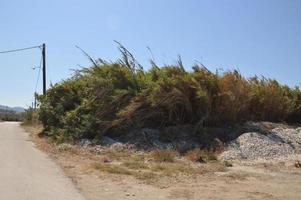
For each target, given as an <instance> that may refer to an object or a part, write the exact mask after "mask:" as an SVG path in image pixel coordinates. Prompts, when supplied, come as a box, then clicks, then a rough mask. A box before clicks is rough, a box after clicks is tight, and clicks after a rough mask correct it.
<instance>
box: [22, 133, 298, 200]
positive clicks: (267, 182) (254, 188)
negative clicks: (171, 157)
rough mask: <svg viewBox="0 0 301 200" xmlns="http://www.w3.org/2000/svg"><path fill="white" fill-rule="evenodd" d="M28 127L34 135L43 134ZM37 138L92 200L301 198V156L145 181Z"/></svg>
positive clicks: (34, 139)
mask: <svg viewBox="0 0 301 200" xmlns="http://www.w3.org/2000/svg"><path fill="white" fill-rule="evenodd" d="M26 129H27V131H28V132H31V133H37V131H38V130H37V129H36V128H28V127H27V128H26ZM32 138H33V141H34V142H35V143H36V144H37V146H38V147H39V148H40V149H41V150H43V151H45V152H47V153H48V154H49V155H51V157H52V158H53V159H54V160H55V161H56V162H57V163H58V164H59V165H60V166H61V167H62V169H63V170H64V171H65V173H66V174H67V175H68V176H69V177H70V178H72V180H73V182H74V183H75V185H76V186H77V188H78V189H79V190H80V191H81V193H82V194H83V195H84V196H85V197H86V199H87V200H101V199H111V200H119V199H133V200H141V199H144V200H155V199H156V200H157V199H179V200H188V199H191V200H202V199H204V200H205V199H214V200H219V199H223V200H235V199H240V200H241V199H252V200H256V199H258V200H259V199H267V200H269V199H273V200H274V199H286V200H299V199H301V168H299V166H298V165H295V163H296V162H297V161H300V160H301V156H300V155H297V156H295V157H292V158H291V159H286V161H281V160H280V161H279V160H278V161H275V162H249V163H248V162H234V163H233V167H227V168H226V170H216V172H214V171H211V172H210V173H203V174H189V175H187V174H185V173H183V174H176V175H173V174H168V175H162V176H160V177H159V178H156V179H143V180H141V179H137V178H135V177H134V176H132V175H125V174H119V173H108V172H104V171H102V170H97V169H95V168H93V167H91V166H93V163H95V162H104V160H103V157H99V156H94V155H91V153H87V152H84V151H81V150H78V149H69V150H64V151H58V150H57V148H56V147H54V146H53V145H51V144H50V143H49V141H47V140H46V139H41V138H37V137H36V136H35V134H33V135H32ZM187 162H188V161H187ZM193 165H195V166H196V167H197V166H198V165H202V164H193ZM209 166H210V165H209ZM138 172H139V171H138ZM141 173H142V172H141Z"/></svg>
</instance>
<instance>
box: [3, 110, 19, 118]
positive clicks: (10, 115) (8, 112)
mask: <svg viewBox="0 0 301 200" xmlns="http://www.w3.org/2000/svg"><path fill="white" fill-rule="evenodd" d="M20 120H21V114H19V113H16V112H15V111H13V110H7V109H5V110H4V109H0V121H20Z"/></svg>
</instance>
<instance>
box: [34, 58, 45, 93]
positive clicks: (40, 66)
mask: <svg viewBox="0 0 301 200" xmlns="http://www.w3.org/2000/svg"><path fill="white" fill-rule="evenodd" d="M42 60H43V56H41V60H40V65H39V72H38V78H37V82H36V87H35V94H36V93H37V89H38V84H39V80H40V74H41V68H42Z"/></svg>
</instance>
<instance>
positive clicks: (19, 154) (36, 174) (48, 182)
mask: <svg viewBox="0 0 301 200" xmlns="http://www.w3.org/2000/svg"><path fill="white" fill-rule="evenodd" d="M0 199H6V200H20V199H22V200H53V199H55V200H83V199H84V198H83V197H82V196H81V195H80V194H79V192H78V191H77V190H76V189H75V187H74V186H73V184H72V182H71V181H70V180H69V179H68V178H67V177H65V176H64V174H63V172H62V171H61V170H60V168H59V167H58V166H57V165H56V164H55V163H54V162H53V161H51V160H50V159H49V158H48V157H47V155H46V154H44V153H42V152H41V151H40V150H38V149H36V148H35V147H34V144H33V143H32V142H31V141H30V140H29V137H28V134H27V133H25V132H24V131H23V130H22V129H21V128H20V127H19V123H15V122H0Z"/></svg>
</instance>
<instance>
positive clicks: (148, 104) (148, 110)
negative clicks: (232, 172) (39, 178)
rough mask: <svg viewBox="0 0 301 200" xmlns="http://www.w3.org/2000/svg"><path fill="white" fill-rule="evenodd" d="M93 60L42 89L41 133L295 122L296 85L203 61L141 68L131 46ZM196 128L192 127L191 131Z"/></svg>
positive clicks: (299, 109)
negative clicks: (114, 56)
mask: <svg viewBox="0 0 301 200" xmlns="http://www.w3.org/2000/svg"><path fill="white" fill-rule="evenodd" d="M119 49H120V51H121V53H122V59H119V60H117V61H116V62H106V61H103V60H101V59H99V60H97V61H94V60H93V59H91V58H90V59H91V60H92V61H93V66H92V67H90V68H83V69H81V70H78V71H75V73H74V75H73V76H72V77H71V78H69V79H67V80H64V81H62V82H60V83H57V84H55V85H54V86H52V87H51V88H50V89H49V90H48V91H47V94H46V95H45V96H39V98H38V99H39V102H40V108H39V113H38V117H39V120H40V121H41V122H42V124H43V126H44V132H43V134H44V135H47V136H50V137H52V138H54V139H56V140H60V141H63V142H64V141H72V140H77V139H82V138H89V139H96V140H101V137H102V136H103V135H110V136H120V135H122V134H125V133H126V132H128V131H130V130H132V129H141V128H165V127H171V126H177V125H194V126H195V127H196V129H195V130H196V131H194V132H202V130H201V128H202V126H203V125H204V124H206V125H215V126H219V125H220V126H228V125H233V124H235V123H239V122H243V121H246V120H255V121H257V120H263V121H274V122H277V121H287V122H294V123H298V122H299V123H300V122H301V121H300V119H301V91H300V89H299V88H293V89H292V88H289V87H287V86H285V85H281V84H279V83H278V82H277V81H276V80H272V79H266V78H264V77H262V78H258V77H256V76H255V77H251V78H249V79H247V78H245V77H243V76H242V75H241V74H240V73H239V71H237V70H233V71H227V72H225V73H222V74H219V73H212V72H210V71H209V70H208V69H207V68H205V67H204V66H202V65H195V66H193V71H189V72H188V71H185V69H184V67H183V63H182V62H181V60H180V59H179V60H178V62H177V63H176V64H175V65H169V66H163V67H161V68H160V67H158V66H157V65H156V63H154V62H153V61H152V62H151V65H152V67H151V68H150V70H143V68H142V66H141V65H140V64H139V63H137V61H136V60H135V59H134V57H133V56H132V54H131V53H129V52H128V51H127V50H126V49H125V48H124V47H123V46H121V45H120V47H119ZM191 134H194V133H191Z"/></svg>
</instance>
